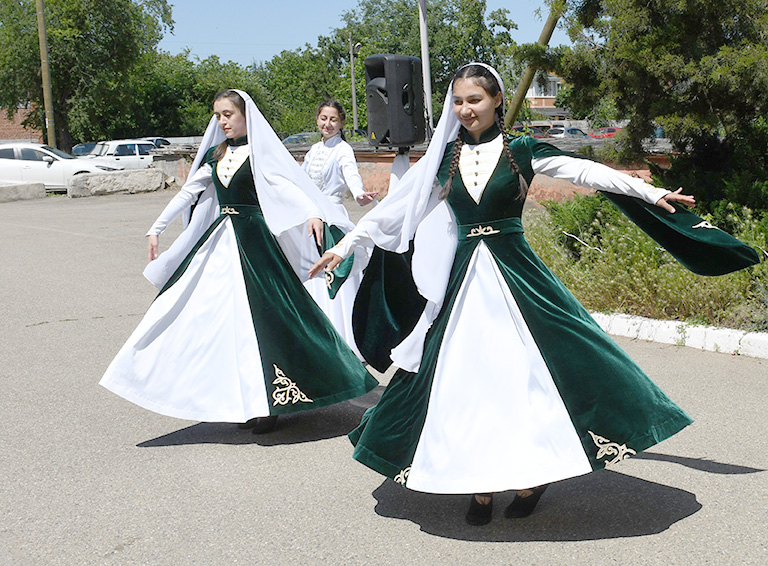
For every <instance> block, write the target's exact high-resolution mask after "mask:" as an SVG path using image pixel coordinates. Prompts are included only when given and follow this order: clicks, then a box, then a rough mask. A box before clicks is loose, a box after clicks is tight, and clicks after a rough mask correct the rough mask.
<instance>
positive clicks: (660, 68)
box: [550, 0, 768, 211]
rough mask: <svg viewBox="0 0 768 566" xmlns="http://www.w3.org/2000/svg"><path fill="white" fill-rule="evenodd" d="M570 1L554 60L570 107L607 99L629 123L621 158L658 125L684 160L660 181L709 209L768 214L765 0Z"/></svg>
mask: <svg viewBox="0 0 768 566" xmlns="http://www.w3.org/2000/svg"><path fill="white" fill-rule="evenodd" d="M568 4H569V8H568V11H567V12H566V19H565V22H566V25H567V26H568V29H569V33H570V36H571V38H572V39H573V40H574V46H573V47H572V48H567V49H560V50H557V51H551V52H550V55H553V56H554V57H553V59H556V63H555V65H554V67H555V69H554V70H555V71H556V72H557V73H558V75H560V76H561V77H563V79H565V80H566V81H567V82H568V83H569V84H570V85H572V91H571V92H569V93H568V94H569V96H568V105H569V107H570V109H571V110H573V111H574V112H575V113H581V114H589V113H590V112H591V111H592V110H593V109H594V108H596V107H597V106H598V105H599V103H600V101H602V100H604V99H609V100H611V101H612V102H613V103H614V104H615V106H616V110H617V112H618V113H619V114H620V115H621V116H622V117H624V118H627V119H629V120H630V122H629V125H628V127H627V128H626V135H625V136H623V137H622V140H621V143H622V144H623V146H622V147H621V150H622V152H623V155H625V156H626V157H633V156H638V155H642V154H643V149H644V148H643V142H644V140H645V139H646V138H648V137H649V136H650V135H651V134H652V132H653V131H654V129H655V127H656V126H657V125H660V126H662V127H663V128H664V131H665V132H666V135H667V136H668V137H669V138H670V140H671V141H672V143H673V145H674V147H675V149H676V150H677V152H678V153H679V154H680V156H679V157H678V158H677V159H676V160H674V162H673V166H672V169H671V170H670V171H667V172H662V171H661V170H658V171H657V173H658V174H659V176H660V179H661V180H663V182H664V183H665V184H667V185H668V186H671V187H674V188H677V186H679V185H678V183H680V184H683V185H684V186H685V187H686V188H687V189H689V190H691V191H692V192H693V193H694V194H695V195H696V196H697V199H698V200H700V201H701V203H702V205H703V207H704V209H705V210H708V211H714V210H716V209H718V206H719V205H718V206H714V205H712V203H716V202H718V201H722V200H734V201H735V202H737V203H739V204H745V205H746V204H749V205H750V206H757V207H758V208H763V209H768V194H767V193H768V191H766V189H765V187H766V186H767V185H768V183H766V181H768V173H766V171H768V131H767V129H766V122H765V120H764V118H763V117H764V116H766V112H767V111H768V41H767V40H766V37H768V0H687V1H682V0H679V1H678V0H676V1H670V0H580V1H579V2H572V3H568ZM719 208H722V206H720V207H719Z"/></svg>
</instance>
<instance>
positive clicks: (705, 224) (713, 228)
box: [691, 220, 720, 230]
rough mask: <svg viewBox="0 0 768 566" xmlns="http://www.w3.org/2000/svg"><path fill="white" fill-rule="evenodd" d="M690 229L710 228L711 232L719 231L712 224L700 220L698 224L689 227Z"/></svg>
mask: <svg viewBox="0 0 768 566" xmlns="http://www.w3.org/2000/svg"><path fill="white" fill-rule="evenodd" d="M691 228H711V229H712V230H719V229H720V228H718V227H717V226H713V225H712V224H710V223H709V222H707V221H706V220H702V221H701V222H699V223H698V224H694V225H693V226H691Z"/></svg>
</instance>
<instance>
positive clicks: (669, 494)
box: [373, 470, 701, 562]
mask: <svg viewBox="0 0 768 566" xmlns="http://www.w3.org/2000/svg"><path fill="white" fill-rule="evenodd" d="M373 496H374V497H375V498H376V500H377V502H378V503H377V504H376V507H375V511H376V513H377V514H378V515H381V516H382V517H391V518H394V519H405V520H408V521H412V522H413V523H416V524H417V525H419V526H420V527H421V530H422V531H424V532H426V533H430V534H433V535H436V536H440V537H445V538H451V539H458V540H467V541H483V542H528V541H582V540H600V539H612V538H621V537H637V536H645V535H652V534H656V533H660V532H662V531H665V530H667V529H668V528H669V527H670V526H672V525H673V524H675V523H676V522H678V521H680V520H682V519H685V518H686V517H689V516H691V515H693V514H694V513H696V512H697V511H698V510H699V509H701V504H700V503H699V502H698V501H696V496H695V495H694V494H693V493H689V492H687V491H684V490H682V489H677V488H674V487H669V486H666V485H661V484H658V483H654V482H649V481H646V480H642V479H638V478H635V477H632V476H627V475H624V474H620V473H618V472H614V471H609V470H600V471H597V472H594V473H591V474H587V475H585V476H581V477H578V478H573V479H570V480H565V481H562V482H558V483H556V484H553V485H552V486H550V488H549V489H548V490H547V492H546V493H545V494H544V496H543V497H542V498H541V501H540V502H539V505H538V507H537V508H536V511H535V512H534V513H533V514H532V515H531V516H530V517H527V518H525V519H505V518H504V507H506V506H507V505H508V504H509V503H510V502H511V501H512V498H513V497H514V492H506V493H501V494H497V495H496V496H495V497H494V510H493V521H491V523H490V524H488V525H485V526H482V527H472V526H470V525H467V524H466V523H465V522H464V514H465V513H466V511H467V506H468V505H469V498H470V496H469V495H432V494H427V493H420V492H417V491H411V490H409V489H404V488H403V487H401V486H400V485H398V484H396V483H395V482H393V481H391V480H387V481H385V482H384V483H383V484H381V486H379V487H378V488H377V489H376V490H375V491H374V492H373ZM597 561H598V560H596V562H597Z"/></svg>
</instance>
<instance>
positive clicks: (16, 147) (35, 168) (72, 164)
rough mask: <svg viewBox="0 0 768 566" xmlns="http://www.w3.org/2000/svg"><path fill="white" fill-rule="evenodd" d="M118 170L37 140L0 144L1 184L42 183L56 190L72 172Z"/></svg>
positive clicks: (62, 187) (61, 188)
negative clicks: (33, 141) (36, 141)
mask: <svg viewBox="0 0 768 566" xmlns="http://www.w3.org/2000/svg"><path fill="white" fill-rule="evenodd" d="M118 169H121V167H116V166H112V165H110V164H108V163H103V162H101V161H99V160H85V159H82V158H77V157H75V156H74V155H71V154H69V153H66V152H64V151H60V150H58V149H55V148H53V147H50V146H47V145H43V144H39V143H22V142H18V143H4V144H0V183H43V184H44V185H45V189H46V190H47V191H57V190H65V189H66V188H67V184H68V183H69V180H70V179H71V178H72V177H73V176H74V175H79V174H80V173H101V172H103V171H116V170H118Z"/></svg>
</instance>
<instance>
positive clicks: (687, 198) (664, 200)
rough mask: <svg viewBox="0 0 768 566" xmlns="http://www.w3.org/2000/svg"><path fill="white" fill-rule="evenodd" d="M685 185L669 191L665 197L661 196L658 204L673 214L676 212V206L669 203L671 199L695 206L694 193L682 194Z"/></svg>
mask: <svg viewBox="0 0 768 566" xmlns="http://www.w3.org/2000/svg"><path fill="white" fill-rule="evenodd" d="M682 192H683V187H680V188H679V189H677V190H676V191H674V192H671V193H667V194H666V195H664V196H663V197H661V198H660V199H659V200H657V201H656V203H655V204H656V206H660V207H661V208H663V209H664V210H666V211H667V212H671V213H672V214H674V213H675V207H674V206H672V205H671V204H669V202H670V201H677V202H680V203H682V204H684V205H686V206H693V205H694V204H696V199H695V198H693V196H692V195H684V194H682Z"/></svg>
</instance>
